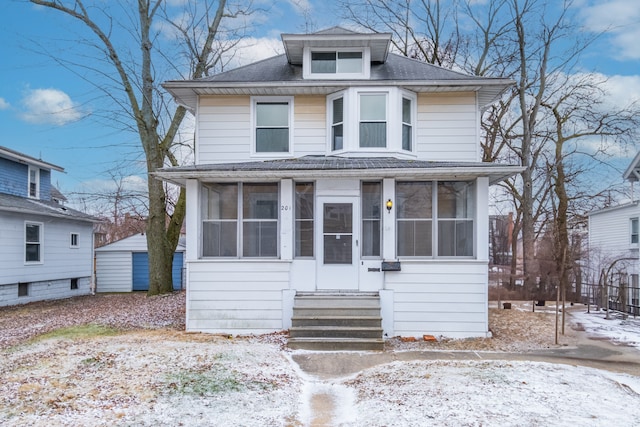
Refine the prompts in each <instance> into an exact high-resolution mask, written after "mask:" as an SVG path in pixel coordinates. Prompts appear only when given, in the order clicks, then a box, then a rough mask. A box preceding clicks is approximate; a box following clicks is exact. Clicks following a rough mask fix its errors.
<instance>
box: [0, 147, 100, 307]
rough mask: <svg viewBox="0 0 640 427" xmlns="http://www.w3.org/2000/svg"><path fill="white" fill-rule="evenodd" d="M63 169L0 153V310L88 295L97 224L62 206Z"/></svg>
mask: <svg viewBox="0 0 640 427" xmlns="http://www.w3.org/2000/svg"><path fill="white" fill-rule="evenodd" d="M52 171H56V172H63V171H64V169H63V168H61V167H60V166H56V165H54V164H52V163H48V162H45V161H43V160H41V159H36V158H34V157H30V156H28V155H26V154H23V153H19V152H17V151H14V150H11V149H9V148H6V147H0V306H5V305H14V304H24V303H28V302H33V301H39V300H46V299H58V298H68V297H72V296H77V295H86V294H89V293H90V291H91V280H92V275H93V225H94V223H95V222H96V221H97V220H96V218H94V217H92V216H89V215H86V214H84V213H82V212H78V211H76V210H74V209H71V208H69V207H67V206H65V205H64V201H65V199H64V196H62V194H60V192H59V191H58V190H57V189H56V188H55V187H53V186H52V185H51V173H52Z"/></svg>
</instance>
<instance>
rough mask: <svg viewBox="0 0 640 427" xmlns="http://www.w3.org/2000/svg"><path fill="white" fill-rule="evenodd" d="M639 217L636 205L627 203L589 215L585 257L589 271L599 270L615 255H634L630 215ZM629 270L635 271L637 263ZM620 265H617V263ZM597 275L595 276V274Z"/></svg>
mask: <svg viewBox="0 0 640 427" xmlns="http://www.w3.org/2000/svg"><path fill="white" fill-rule="evenodd" d="M635 217H640V207H638V206H637V205H629V206H625V207H620V208H614V209H611V210H607V211H604V212H600V213H596V214H592V215H590V216H589V258H590V264H591V265H590V267H591V271H595V272H599V271H601V269H602V268H608V266H609V265H610V264H611V263H612V262H613V261H614V260H615V259H619V258H637V257H638V246H637V245H635V246H632V245H631V218H635ZM626 265H627V266H632V267H631V269H630V270H629V271H628V272H629V273H638V272H639V271H638V270H639V267H640V266H638V263H637V262H635V263H627V264H626ZM620 266H621V265H620ZM596 279H597V278H596Z"/></svg>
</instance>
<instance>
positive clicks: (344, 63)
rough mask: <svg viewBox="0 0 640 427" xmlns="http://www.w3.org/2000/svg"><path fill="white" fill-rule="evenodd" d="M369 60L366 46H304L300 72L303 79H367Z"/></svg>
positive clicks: (369, 56)
mask: <svg viewBox="0 0 640 427" xmlns="http://www.w3.org/2000/svg"><path fill="white" fill-rule="evenodd" d="M370 62H371V55H370V52H369V49H368V48H358V49H349V50H327V49H312V48H305V52H304V63H303V66H302V72H303V77H304V78H305V79H368V78H369V70H370V65H371V64H370Z"/></svg>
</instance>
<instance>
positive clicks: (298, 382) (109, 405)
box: [0, 297, 640, 427]
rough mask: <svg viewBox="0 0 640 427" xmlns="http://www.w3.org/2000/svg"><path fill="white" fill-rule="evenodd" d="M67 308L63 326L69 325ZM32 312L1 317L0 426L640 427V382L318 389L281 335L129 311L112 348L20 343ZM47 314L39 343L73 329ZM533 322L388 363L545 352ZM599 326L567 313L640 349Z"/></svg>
mask: <svg viewBox="0 0 640 427" xmlns="http://www.w3.org/2000/svg"><path fill="white" fill-rule="evenodd" d="M121 298H124V299H126V297H118V298H103V299H101V301H103V302H104V303H108V304H117V305H118V306H119V307H121V306H126V304H123V300H122V299H121ZM179 298H182V297H179ZM97 301H99V300H90V299H87V302H90V304H91V307H92V308H96V310H95V311H93V320H94V321H96V322H97V323H100V324H106V325H109V326H113V325H115V324H116V322H115V320H113V319H115V318H114V317H113V315H114V313H115V312H116V310H115V309H113V310H110V309H109V308H108V307H102V306H101V307H95V304H97ZM133 301H134V302H135V303H132V304H131V305H130V307H135V306H136V304H137V303H140V304H149V305H151V304H154V305H155V304H165V305H167V306H171V307H176V309H175V310H167V311H166V312H165V313H173V314H172V316H179V315H180V311H181V306H180V304H181V303H178V301H177V300H175V299H174V297H171V298H164V299H149V300H146V299H145V300H142V299H140V297H133ZM67 304H68V303H65V305H63V310H62V311H63V312H68V311H69V310H68V309H69V306H68V305H67ZM73 304H76V302H74V303H73ZM37 307H38V306H35V307H32V309H31V310H27V309H26V307H24V308H20V309H15V310H14V309H11V310H0V325H1V326H2V328H1V329H2V330H0V333H2V334H5V332H6V335H7V336H8V337H12V338H11V340H7V341H4V343H5V344H4V346H0V378H2V382H0V425H3V426H24V425H29V426H156V425H170V426H180V425H183V426H246V427H254V426H255V427H258V426H260V427H263V426H290V427H302V426H339V427H347V426H354V427H359V426H362V427H376V426H380V427H382V426H397V427H405V426H547V425H554V426H571V427H573V426H575V425H580V426H602V425H625V426H626V425H640V419H639V418H638V409H637V408H638V407H640V376H633V375H628V374H620V373H613V372H609V371H603V370H598V369H594V368H588V367H584V366H570V365H561V364H551V363H542V362H523V361H515V360H501V361H489V360H482V361H480V360H474V361H464V360H424V361H418V360H415V361H404V362H400V361H394V362H392V363H388V364H384V365H377V366H373V367H371V368H369V369H365V370H363V371H361V372H359V373H357V374H354V375H351V376H348V377H339V378H330V379H327V378H324V377H323V378H316V377H314V376H311V375H309V374H307V373H305V372H303V371H302V370H301V368H300V367H299V366H298V365H296V364H295V363H294V362H293V358H292V356H293V355H295V354H297V353H299V351H296V352H290V351H288V350H285V349H283V344H284V342H285V341H286V336H285V335H284V334H271V335H265V336H261V337H244V338H242V337H240V338H239V337H235V338H229V337H226V336H217V335H207V334H191V333H185V332H182V331H180V330H176V329H179V328H175V329H162V328H166V326H163V325H175V324H176V323H175V322H174V321H172V320H171V319H169V318H167V319H163V318H160V317H158V318H157V319H155V320H154V321H153V325H156V326H153V325H152V324H151V323H150V322H149V321H148V318H147V321H142V320H141V321H133V319H136V318H140V319H142V318H144V317H145V316H140V314H139V313H140V311H139V310H137V312H136V310H133V311H132V314H131V317H130V318H127V314H126V310H123V311H117V313H118V316H117V317H116V318H117V319H118V320H117V322H118V324H121V325H122V327H124V328H125V330H124V331H121V332H118V333H116V334H114V335H107V336H88V337H87V336H85V337H82V336H79V337H75V338H48V339H46V338H45V339H35V340H28V339H27V338H29V337H33V335H34V334H33V333H31V332H30V333H29V334H27V335H25V336H24V337H23V338H22V339H19V338H18V333H17V332H16V331H17V330H18V329H19V328H18V327H16V326H13V325H20V323H21V322H22V321H23V320H25V317H24V316H34V317H33V318H32V317H28V318H29V319H30V320H36V317H35V314H34V311H38V310H37ZM45 307H47V308H50V310H45V311H41V314H42V315H43V316H45V317H46V318H43V319H40V320H39V321H38V322H36V323H35V324H38V325H40V324H43V325H49V326H46V327H43V330H51V329H52V327H51V326H50V325H51V324H53V325H56V327H60V325H62V324H64V323H65V322H67V321H66V320H63V319H64V317H62V318H60V319H58V318H56V319H53V317H55V314H54V311H53V307H52V306H49V305H46V306H45ZM33 308H35V309H36V310H33ZM74 308H75V306H74ZM77 308H78V309H79V310H80V308H81V307H79V306H78V307H77ZM138 309H139V307H138ZM531 309H532V306H527V305H526V304H515V305H514V307H513V309H512V310H498V309H492V312H491V316H490V324H491V328H492V331H493V332H494V338H492V339H482V340H460V341H455V340H454V341H442V342H439V343H437V345H433V344H426V343H418V344H416V345H415V346H414V347H413V348H411V347H409V346H406V344H400V343H395V344H392V345H390V346H389V348H388V349H387V351H388V352H391V354H394V353H393V352H397V351H406V350H411V349H413V350H448V351H449V354H451V351H450V350H456V351H464V350H467V351H468V350H473V351H484V350H491V351H521V352H522V351H524V352H526V351H528V350H529V349H532V348H537V349H540V348H549V347H550V345H549V344H548V342H549V338H550V337H552V336H553V329H552V328H551V330H550V331H549V329H550V325H553V324H554V317H555V316H553V314H552V313H553V312H555V307H552V306H547V307H543V308H540V309H538V308H537V307H536V310H537V311H536V312H535V313H534V312H532V311H531V312H530V311H529V310H531ZM80 312H82V310H80ZM100 313H104V314H103V315H99V314H100ZM612 314H613V313H612ZM101 316H103V317H104V319H106V320H104V319H103V320H101ZM605 316H606V313H605V312H601V311H592V312H591V313H586V307H582V306H580V307H573V308H571V312H570V314H569V316H568V318H569V319H570V320H571V321H572V323H578V324H579V325H580V326H581V328H582V329H584V331H585V332H586V333H588V334H590V335H593V336H598V337H601V338H611V339H612V340H614V341H615V342H617V343H619V344H627V345H634V346H636V347H640V345H639V343H640V319H634V318H633V317H629V318H627V319H623V318H622V317H620V316H613V315H612V319H610V320H607V319H605ZM77 321H78V318H77V317H76V318H74V320H73V322H72V321H71V320H69V321H68V322H70V324H77V323H76V322H77ZM12 328H14V329H12ZM158 328H161V329H158ZM34 329H35V328H34ZM7 331H8V332H7ZM532 331H533V332H535V333H532ZM532 335H535V336H532ZM540 335H542V337H541V336H540ZM528 337H529V338H528ZM527 338H528V341H527ZM0 342H1V340H0ZM8 342H11V343H12V344H11V345H8V344H7V343H8ZM513 343H516V344H513ZM16 344H17V345H16ZM394 345H395V346H397V347H394ZM567 345H570V344H567ZM630 350H631V351H636V350H634V349H630ZM395 354H397V353H395ZM638 354H639V355H640V353H638ZM336 370H337V371H338V369H336Z"/></svg>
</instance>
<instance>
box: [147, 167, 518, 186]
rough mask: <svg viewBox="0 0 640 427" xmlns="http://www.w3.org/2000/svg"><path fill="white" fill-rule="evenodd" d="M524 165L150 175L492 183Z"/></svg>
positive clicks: (164, 175)
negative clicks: (481, 179) (480, 180)
mask: <svg viewBox="0 0 640 427" xmlns="http://www.w3.org/2000/svg"><path fill="white" fill-rule="evenodd" d="M523 170H524V168H523V167H522V166H506V165H504V166H503V165H492V166H486V167H478V166H469V167H466V166H457V167H438V168H371V169H342V170H340V169H293V170H291V169H287V170H243V171H229V170H217V171H216V170H195V169H193V170H184V171H171V170H166V171H157V172H153V173H152V174H151V175H152V176H153V177H154V178H156V179H160V180H163V181H167V182H171V183H173V184H177V185H180V186H185V185H186V181H187V180H188V179H197V180H199V181H204V182H212V181H216V182H225V181H226V182H233V181H237V180H239V179H241V180H249V181H251V180H264V179H286V178H289V179H318V178H336V177H339V178H358V179H374V178H375V179H382V178H400V179H415V180H420V179H425V180H445V179H447V180H451V179H472V178H478V177H488V178H489V183H490V184H496V183H498V182H500V181H504V180H505V179H507V178H509V177H511V176H513V175H516V174H518V173H521V172H522V171H523Z"/></svg>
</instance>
